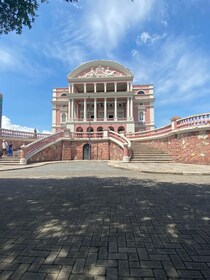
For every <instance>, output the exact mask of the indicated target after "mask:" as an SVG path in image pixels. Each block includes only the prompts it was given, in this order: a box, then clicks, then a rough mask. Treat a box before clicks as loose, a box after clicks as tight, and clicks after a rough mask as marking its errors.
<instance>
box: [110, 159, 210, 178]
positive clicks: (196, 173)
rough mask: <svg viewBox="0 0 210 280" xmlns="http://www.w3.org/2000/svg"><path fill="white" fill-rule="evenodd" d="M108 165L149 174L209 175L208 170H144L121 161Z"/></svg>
mask: <svg viewBox="0 0 210 280" xmlns="http://www.w3.org/2000/svg"><path fill="white" fill-rule="evenodd" d="M108 165H109V166H111V167H114V168H119V169H124V170H125V169H126V170H130V171H139V172H142V173H149V174H169V175H183V176H189V175H192V176H210V172H202V171H201V172H194V171H192V172H190V171H169V170H165V171H160V170H154V169H152V170H144V169H143V168H140V167H139V168H138V167H135V166H133V167H132V166H130V167H129V166H127V165H125V166H123V163H122V164H119V163H114V162H108Z"/></svg>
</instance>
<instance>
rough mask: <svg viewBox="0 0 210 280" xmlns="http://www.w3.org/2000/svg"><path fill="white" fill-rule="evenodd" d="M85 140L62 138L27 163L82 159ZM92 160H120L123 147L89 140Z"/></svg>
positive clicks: (109, 142)
mask: <svg viewBox="0 0 210 280" xmlns="http://www.w3.org/2000/svg"><path fill="white" fill-rule="evenodd" d="M85 144H88V142H87V141H85V140H62V141H60V142H58V143H56V144H53V145H51V146H50V147H48V148H46V149H44V150H42V151H40V152H39V153H37V154H36V155H34V156H32V157H31V158H30V159H29V160H28V163H32V162H42V161H59V160H82V159H83V146H84V145H85ZM91 159H92V160H122V159H123V149H122V148H120V147H119V146H118V145H116V144H115V143H113V142H111V141H109V140H103V139H101V140H100V141H99V140H97V141H93V140H92V142H91Z"/></svg>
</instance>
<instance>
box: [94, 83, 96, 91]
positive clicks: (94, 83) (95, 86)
mask: <svg viewBox="0 0 210 280" xmlns="http://www.w3.org/2000/svg"><path fill="white" fill-rule="evenodd" d="M94 92H96V83H94Z"/></svg>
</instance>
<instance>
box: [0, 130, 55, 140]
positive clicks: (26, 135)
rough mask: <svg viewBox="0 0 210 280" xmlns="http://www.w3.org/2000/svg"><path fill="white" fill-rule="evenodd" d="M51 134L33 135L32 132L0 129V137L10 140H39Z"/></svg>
mask: <svg viewBox="0 0 210 280" xmlns="http://www.w3.org/2000/svg"><path fill="white" fill-rule="evenodd" d="M49 135H51V134H47V133H34V132H28V131H19V130H11V129H5V128H0V137H2V138H3V137H4V138H7V137H11V138H22V139H34V138H36V139H41V138H45V137H47V136H49Z"/></svg>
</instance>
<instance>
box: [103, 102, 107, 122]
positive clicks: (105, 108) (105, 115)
mask: <svg viewBox="0 0 210 280" xmlns="http://www.w3.org/2000/svg"><path fill="white" fill-rule="evenodd" d="M106 101H107V100H106V98H104V120H105V121H107V102H106Z"/></svg>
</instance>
